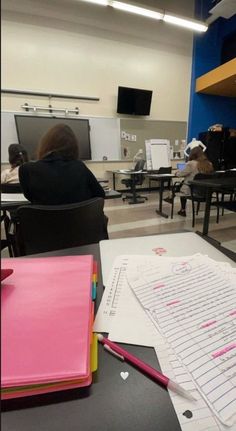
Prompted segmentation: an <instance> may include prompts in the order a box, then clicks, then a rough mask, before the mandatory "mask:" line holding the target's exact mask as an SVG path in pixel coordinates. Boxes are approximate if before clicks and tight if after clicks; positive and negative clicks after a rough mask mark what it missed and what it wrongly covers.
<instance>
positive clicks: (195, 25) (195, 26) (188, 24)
mask: <svg viewBox="0 0 236 431" xmlns="http://www.w3.org/2000/svg"><path fill="white" fill-rule="evenodd" d="M163 21H165V22H169V23H170V24H175V25H178V26H180V27H185V28H189V29H191V30H196V31H200V32H204V31H207V28H208V27H207V25H205V24H203V23H201V22H198V21H192V20H189V19H186V18H179V17H177V16H172V15H168V14H165V15H164V17H163Z"/></svg>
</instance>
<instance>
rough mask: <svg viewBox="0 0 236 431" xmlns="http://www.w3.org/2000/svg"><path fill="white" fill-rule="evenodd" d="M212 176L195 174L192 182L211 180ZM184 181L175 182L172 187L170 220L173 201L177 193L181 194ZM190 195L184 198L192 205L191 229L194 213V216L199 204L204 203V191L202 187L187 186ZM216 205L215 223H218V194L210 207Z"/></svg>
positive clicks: (193, 222) (193, 224)
mask: <svg viewBox="0 0 236 431" xmlns="http://www.w3.org/2000/svg"><path fill="white" fill-rule="evenodd" d="M213 175H214V173H213V174H201V173H199V174H196V175H195V177H194V180H203V179H209V178H212V177H213ZM183 183H184V180H182V181H181V182H175V183H174V184H173V186H172V198H171V218H173V214H174V200H175V196H176V194H177V193H179V192H181V186H182V185H183ZM189 188H190V194H189V196H185V197H186V199H187V200H190V201H191V203H192V227H194V226H195V213H196V215H197V214H198V212H199V209H200V204H201V203H205V202H206V191H205V190H204V189H203V188H202V187H198V186H195V185H193V184H191V185H190V186H189ZM195 203H196V204H197V208H196V212H195ZM214 204H216V207H217V215H216V223H219V206H218V204H219V197H218V193H216V194H215V201H213V202H212V205H214Z"/></svg>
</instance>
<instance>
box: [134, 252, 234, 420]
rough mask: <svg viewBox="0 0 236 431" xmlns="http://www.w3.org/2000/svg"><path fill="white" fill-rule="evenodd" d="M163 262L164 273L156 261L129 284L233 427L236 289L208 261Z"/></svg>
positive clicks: (205, 394)
mask: <svg viewBox="0 0 236 431" xmlns="http://www.w3.org/2000/svg"><path fill="white" fill-rule="evenodd" d="M161 259H162V268H161V273H160V266H159V265H155V263H154V264H153V261H152V262H150V265H145V267H143V268H141V269H139V273H137V266H135V269H134V267H133V271H132V270H131V271H129V272H128V280H129V284H130V286H131V287H132V289H133V290H134V292H135V294H136V295H137V297H138V299H139V301H140V303H141V304H142V306H143V307H144V308H145V309H146V310H148V311H149V313H151V315H152V319H153V321H155V322H156V324H157V327H158V329H159V330H160V331H161V333H162V335H163V336H164V337H165V338H166V340H168V342H169V344H170V345H171V346H172V348H173V350H174V352H175V354H176V355H177V357H178V359H179V360H180V361H181V363H182V364H183V365H184V366H185V367H186V369H187V371H188V373H190V375H191V377H192V378H193V379H194V382H195V383H196V385H197V388H198V390H199V391H200V393H201V394H202V396H203V397H204V399H205V400H206V401H207V402H208V404H209V406H210V407H211V409H212V410H213V412H214V413H215V414H216V415H217V416H218V418H219V419H220V421H222V423H224V424H226V425H229V426H230V425H232V424H233V416H234V415H235V412H236V313H235V304H236V289H235V285H236V283H235V284H234V285H233V282H232V280H231V278H230V277H228V278H227V277H223V276H222V275H221V272H220V271H219V270H218V269H217V267H216V265H214V264H212V262H211V260H210V259H209V260H208V259H207V258H206V257H201V256H193V257H190V258H182V260H176V262H173V261H172V262H171V260H170V259H165V258H161ZM226 273H227V271H226ZM235 280H236V278H235V274H234V282H235Z"/></svg>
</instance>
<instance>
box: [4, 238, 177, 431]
mask: <svg viewBox="0 0 236 431" xmlns="http://www.w3.org/2000/svg"><path fill="white" fill-rule="evenodd" d="M77 254H94V255H95V256H96V258H97V259H99V248H98V245H89V246H84V247H78V248H77V247H76V248H73V249H67V250H62V251H57V252H50V253H44V254H41V255H38V256H61V255H77ZM35 256H36V255H35ZM100 274H101V272H100ZM102 292H103V287H102V281H101V275H100V276H99V284H98V296H97V305H98V303H99V302H100V300H101V296H102ZM125 348H126V349H127V350H129V351H130V352H132V353H134V354H135V355H137V356H139V357H140V358H141V359H143V360H144V361H146V362H147V363H149V364H150V365H152V366H153V367H157V361H156V355H155V352H154V349H152V348H147V347H137V346H130V345H126V346H125ZM121 371H128V372H129V377H128V379H127V380H126V381H123V380H122V379H121V377H120V372H121ZM33 407H34V408H33ZM10 409H11V410H10ZM3 410H4V413H2V430H3V431H44V430H45V431H100V430H102V431H145V430H147V431H180V427H179V423H178V420H177V417H176V414H175V411H174V409H173V406H172V403H171V401H170V397H169V394H168V392H167V391H166V390H165V389H163V388H161V387H160V386H159V385H158V384H156V383H154V382H153V381H151V380H150V379H149V378H147V377H146V376H144V375H143V374H142V373H141V372H140V371H137V370H136V369H135V368H133V367H132V366H131V365H129V364H127V363H123V362H121V361H119V359H117V358H115V357H114V356H112V355H110V354H109V353H108V352H106V351H104V349H103V347H102V346H101V345H99V357H98V370H97V372H96V373H95V374H94V377H93V384H92V386H91V387H90V388H85V389H82V388H81V389H80V390H78V389H77V390H76V389H73V390H68V391H64V392H57V393H54V394H45V395H44V396H35V397H28V398H21V399H20V398H18V399H16V400H8V401H4V402H3V403H2V411H3ZM6 410H8V411H6Z"/></svg>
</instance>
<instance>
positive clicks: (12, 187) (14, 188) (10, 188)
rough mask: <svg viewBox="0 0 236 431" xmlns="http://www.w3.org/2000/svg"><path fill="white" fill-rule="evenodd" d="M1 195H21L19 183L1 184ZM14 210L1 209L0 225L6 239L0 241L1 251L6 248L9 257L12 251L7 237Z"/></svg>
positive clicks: (11, 255)
mask: <svg viewBox="0 0 236 431" xmlns="http://www.w3.org/2000/svg"><path fill="white" fill-rule="evenodd" d="M1 193H11V194H13V193H22V189H21V185H20V183H3V184H1ZM15 214H16V210H10V211H6V210H3V209H2V212H1V223H2V222H3V224H4V230H5V235H6V239H1V250H3V249H4V248H6V247H8V252H9V256H10V257H13V249H12V246H11V238H10V236H9V229H10V224H11V220H13V219H14V217H15Z"/></svg>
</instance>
